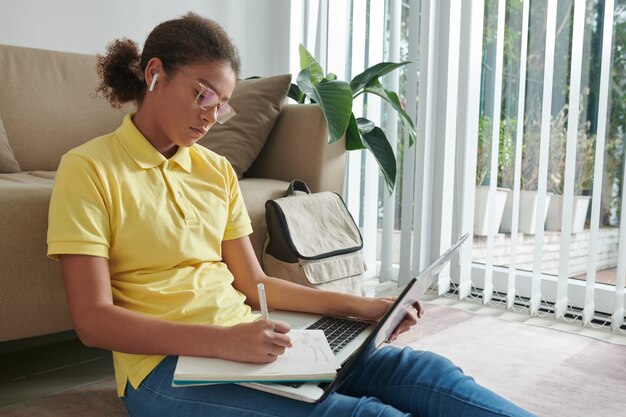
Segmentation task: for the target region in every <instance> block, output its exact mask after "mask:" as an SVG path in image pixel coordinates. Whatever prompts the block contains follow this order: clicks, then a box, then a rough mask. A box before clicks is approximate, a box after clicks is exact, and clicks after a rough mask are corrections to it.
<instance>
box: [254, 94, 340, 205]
mask: <svg viewBox="0 0 626 417" xmlns="http://www.w3.org/2000/svg"><path fill="white" fill-rule="evenodd" d="M345 153H346V151H345V143H344V139H341V140H340V141H338V142H336V143H333V144H332V145H331V144H328V127H327V124H326V120H325V119H324V115H323V114H322V111H321V110H320V108H319V107H318V106H317V105H315V104H286V105H285V106H284V107H283V109H282V110H281V112H280V115H279V116H278V119H277V120H276V124H275V125H274V128H273V130H272V132H271V133H270V136H269V138H268V140H267V142H266V143H265V146H264V147H263V150H262V151H261V153H260V155H259V157H258V158H257V159H256V160H255V161H254V163H253V164H252V166H251V167H250V169H249V170H248V171H247V172H246V174H245V177H249V178H271V179H276V180H283V181H291V180H293V179H300V180H303V181H304V182H305V183H306V184H307V185H308V186H309V188H310V189H311V191H313V192H317V191H322V190H324V191H334V192H336V193H338V194H343V179H344V174H345Z"/></svg>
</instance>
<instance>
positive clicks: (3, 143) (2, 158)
mask: <svg viewBox="0 0 626 417" xmlns="http://www.w3.org/2000/svg"><path fill="white" fill-rule="evenodd" d="M13 172H20V164H19V163H18V162H17V161H16V160H15V155H14V154H13V149H11V145H9V138H8V137H7V132H6V130H4V124H3V123H2V117H1V116H0V173H2V174H11V173H13Z"/></svg>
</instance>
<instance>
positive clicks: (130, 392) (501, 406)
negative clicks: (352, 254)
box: [123, 346, 533, 417]
mask: <svg viewBox="0 0 626 417" xmlns="http://www.w3.org/2000/svg"><path fill="white" fill-rule="evenodd" d="M176 360H177V357H175V356H169V357H167V358H166V359H164V360H163V362H161V363H160V364H159V366H158V367H157V368H155V370H154V371H153V372H152V373H151V374H150V375H149V376H148V377H147V378H146V379H145V380H144V381H143V382H142V383H141V385H140V387H139V389H138V390H135V389H134V388H133V387H132V386H130V385H127V387H126V394H125V397H124V398H123V400H124V404H125V405H126V409H127V410H128V414H129V415H130V416H131V417H158V416H168V417H175V416H181V417H195V416H202V417H208V416H217V417H231V416H237V417H241V416H246V417H252V416H254V417H260V416H283V417H294V416H311V417H340V416H351V417H356V416H381V417H382V416H385V417H387V416H415V417H427V416H428V417H434V416H441V417H444V416H445V417H463V416H467V417H487V416H489V417H495V416H508V417H532V416H533V414H531V413H529V412H527V411H524V410H522V409H521V408H519V407H517V406H516V405H514V404H512V403H510V402H509V401H507V400H505V399H504V398H502V397H500V396H498V395H496V394H494V393H493V392H491V391H489V390H487V389H486V388H483V387H481V386H480V385H478V384H477V383H476V382H474V380H473V379H472V378H470V377H468V376H465V375H464V374H463V372H462V371H461V370H460V369H459V368H458V367H457V366H455V365H454V364H453V363H452V362H451V361H449V360H448V359H446V358H443V357H441V356H439V355H437V354H434V353H432V352H422V351H414V350H412V349H410V348H404V349H398V348H394V347H390V346H387V347H384V348H382V349H379V350H378V351H376V352H375V353H373V354H372V355H371V356H370V357H369V358H368V360H367V361H366V362H364V363H363V364H362V366H360V367H359V368H357V369H355V372H354V373H353V374H352V375H351V376H350V377H349V378H348V379H347V380H346V381H345V383H344V384H343V385H342V386H341V387H340V388H339V390H338V391H337V392H335V393H333V394H331V395H330V396H329V397H328V398H327V399H326V400H324V401H322V402H320V403H316V404H309V403H305V402H301V401H296V400H292V399H289V398H286V397H281V396H278V395H273V394H268V393H265V392H262V391H258V390H255V389H251V388H246V387H242V386H239V385H234V384H220V385H207V386H197V387H185V388H172V375H173V373H174V368H175V367H176Z"/></svg>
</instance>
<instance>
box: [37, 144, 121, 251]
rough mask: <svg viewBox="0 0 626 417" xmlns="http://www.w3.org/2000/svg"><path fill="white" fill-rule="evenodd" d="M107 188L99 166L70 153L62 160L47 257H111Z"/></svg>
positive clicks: (56, 184)
mask: <svg viewBox="0 0 626 417" xmlns="http://www.w3.org/2000/svg"><path fill="white" fill-rule="evenodd" d="M109 219H110V217H109V213H108V210H107V204H106V192H105V187H104V185H103V183H102V181H101V177H100V176H99V175H98V172H97V169H96V167H95V166H94V165H93V163H91V162H90V161H88V160H87V159H85V158H84V157H82V156H80V155H77V154H73V153H68V154H66V155H64V156H63V158H62V159H61V164H60V165H59V169H58V170H57V176H56V178H55V182H54V188H53V190H52V197H51V199H50V209H49V212H48V256H49V257H51V258H55V259H57V258H58V256H59V255H62V254H80V255H92V256H100V257H105V258H108V256H109V248H110V240H111V228H110V221H109Z"/></svg>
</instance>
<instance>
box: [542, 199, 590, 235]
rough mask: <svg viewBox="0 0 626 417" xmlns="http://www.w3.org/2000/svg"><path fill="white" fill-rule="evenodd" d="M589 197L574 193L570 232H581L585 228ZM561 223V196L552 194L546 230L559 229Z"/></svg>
mask: <svg viewBox="0 0 626 417" xmlns="http://www.w3.org/2000/svg"><path fill="white" fill-rule="evenodd" d="M589 201H591V197H590V196H588V195H575V196H574V204H573V207H572V230H571V232H572V233H578V232H582V231H583V229H584V228H585V220H586V219H587V210H588V209H589ZM562 223H563V196H562V195H554V196H552V199H551V200H550V208H549V209H548V217H547V218H546V230H557V231H558V230H561V224H562Z"/></svg>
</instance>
